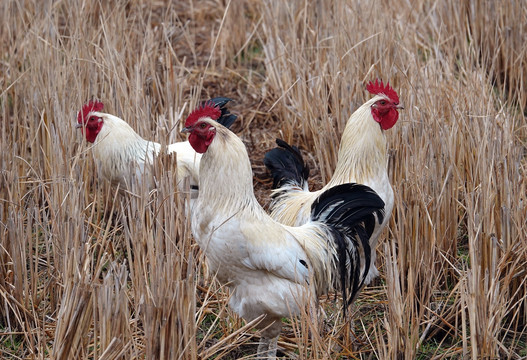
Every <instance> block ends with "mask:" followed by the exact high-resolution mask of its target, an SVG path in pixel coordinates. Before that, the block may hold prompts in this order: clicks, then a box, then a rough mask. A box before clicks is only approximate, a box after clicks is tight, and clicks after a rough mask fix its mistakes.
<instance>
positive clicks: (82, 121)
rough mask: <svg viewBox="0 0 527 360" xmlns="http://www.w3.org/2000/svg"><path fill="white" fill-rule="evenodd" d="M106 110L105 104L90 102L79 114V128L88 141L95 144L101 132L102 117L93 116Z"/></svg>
mask: <svg viewBox="0 0 527 360" xmlns="http://www.w3.org/2000/svg"><path fill="white" fill-rule="evenodd" d="M103 108H104V104H103V103H102V102H100V101H92V100H90V101H88V102H87V103H86V104H84V105H83V107H82V109H81V110H80V111H79V113H78V114H77V126H76V127H77V128H80V129H81V130H82V133H83V134H84V135H85V136H86V140H87V141H89V142H91V143H93V142H95V138H96V137H97V134H98V133H99V131H101V128H102V124H103V120H102V118H101V117H99V116H96V115H95V114H92V113H94V112H99V111H101V110H102V109H103Z"/></svg>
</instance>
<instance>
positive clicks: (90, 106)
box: [77, 100, 104, 124]
mask: <svg viewBox="0 0 527 360" xmlns="http://www.w3.org/2000/svg"><path fill="white" fill-rule="evenodd" d="M103 107H104V104H103V103H102V102H100V101H92V100H90V101H88V103H86V104H84V106H83V107H82V109H81V111H79V114H78V115H77V122H78V123H79V124H82V121H83V120H86V118H87V117H88V114H89V113H91V112H92V111H101V110H102V109H103Z"/></svg>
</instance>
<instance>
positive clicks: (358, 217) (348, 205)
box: [311, 183, 385, 313]
mask: <svg viewBox="0 0 527 360" xmlns="http://www.w3.org/2000/svg"><path fill="white" fill-rule="evenodd" d="M384 205H385V204H384V201H382V199H381V198H380V197H379V196H378V195H377V193H375V191H373V190H372V189H371V188H369V187H368V186H365V185H360V184H354V183H348V184H342V185H338V186H334V187H332V188H330V189H328V190H327V191H325V192H323V193H322V194H321V195H320V196H319V197H318V198H317V199H316V200H315V202H314V203H313V205H312V206H311V219H312V220H313V221H320V222H323V223H325V224H326V225H327V226H328V227H329V229H330V230H331V232H332V235H333V237H332V238H333V239H332V240H333V243H334V244H333V246H335V249H336V253H337V268H338V278H339V280H340V281H339V285H340V289H341V292H342V298H343V300H344V304H343V305H344V309H343V310H344V313H346V309H347V307H348V306H349V305H350V304H351V303H352V302H353V300H354V299H355V297H356V296H357V295H358V293H359V291H360V290H361V288H362V286H363V285H364V280H365V279H366V275H367V274H368V271H369V268H370V263H371V252H372V249H371V247H370V237H371V235H372V233H373V231H374V229H375V224H376V223H377V222H378V223H382V221H383V219H384ZM361 264H363V265H364V272H363V274H362V276H361ZM348 292H349V294H348Z"/></svg>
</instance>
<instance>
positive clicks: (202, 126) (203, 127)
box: [199, 123, 207, 129]
mask: <svg viewBox="0 0 527 360" xmlns="http://www.w3.org/2000/svg"><path fill="white" fill-rule="evenodd" d="M206 126H207V124H205V123H201V124H200V125H199V127H200V128H202V129H205V127H206Z"/></svg>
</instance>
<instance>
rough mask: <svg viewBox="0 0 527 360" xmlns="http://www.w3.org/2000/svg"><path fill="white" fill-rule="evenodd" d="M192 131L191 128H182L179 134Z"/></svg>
mask: <svg viewBox="0 0 527 360" xmlns="http://www.w3.org/2000/svg"><path fill="white" fill-rule="evenodd" d="M191 131H192V126H187V127H184V128H183V129H182V130H181V132H182V133H189V132H191Z"/></svg>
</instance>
